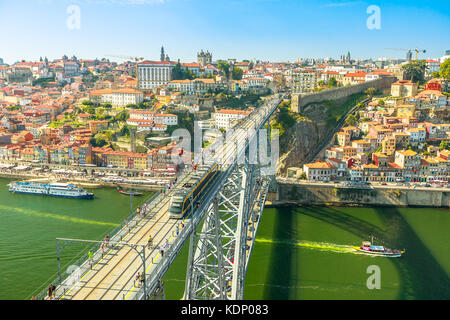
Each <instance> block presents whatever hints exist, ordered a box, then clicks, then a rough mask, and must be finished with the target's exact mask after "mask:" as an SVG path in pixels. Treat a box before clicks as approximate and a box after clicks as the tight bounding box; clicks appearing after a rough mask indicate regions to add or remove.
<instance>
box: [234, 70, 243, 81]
mask: <svg viewBox="0 0 450 320" xmlns="http://www.w3.org/2000/svg"><path fill="white" fill-rule="evenodd" d="M243 74H244V71H243V70H242V69H241V68H233V71H232V72H231V78H232V79H233V80H241V79H242V75H243Z"/></svg>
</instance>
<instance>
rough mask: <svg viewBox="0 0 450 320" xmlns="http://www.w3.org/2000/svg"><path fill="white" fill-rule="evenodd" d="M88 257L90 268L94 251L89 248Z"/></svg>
mask: <svg viewBox="0 0 450 320" xmlns="http://www.w3.org/2000/svg"><path fill="white" fill-rule="evenodd" d="M88 257H89V264H90V265H91V269H92V263H93V262H94V258H93V257H94V253H93V252H92V250H89V252H88Z"/></svg>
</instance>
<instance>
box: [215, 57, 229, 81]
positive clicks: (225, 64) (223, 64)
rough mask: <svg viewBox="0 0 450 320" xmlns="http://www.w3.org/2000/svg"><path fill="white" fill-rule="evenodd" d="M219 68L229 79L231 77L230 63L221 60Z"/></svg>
mask: <svg viewBox="0 0 450 320" xmlns="http://www.w3.org/2000/svg"><path fill="white" fill-rule="evenodd" d="M217 68H218V69H219V70H221V71H222V72H223V74H224V75H225V76H226V77H227V78H229V77H230V64H229V63H228V62H226V61H223V60H220V61H219V63H218V64H217Z"/></svg>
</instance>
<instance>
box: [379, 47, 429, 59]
mask: <svg viewBox="0 0 450 320" xmlns="http://www.w3.org/2000/svg"><path fill="white" fill-rule="evenodd" d="M384 49H385V50H399V51H407V52H408V53H407V55H406V56H407V57H408V58H407V60H408V61H409V60H411V56H412V52H413V51H415V52H416V58H415V59H414V61H417V56H418V54H419V52H421V53H426V52H427V51H426V50H424V49H417V48H416V49H403V48H384Z"/></svg>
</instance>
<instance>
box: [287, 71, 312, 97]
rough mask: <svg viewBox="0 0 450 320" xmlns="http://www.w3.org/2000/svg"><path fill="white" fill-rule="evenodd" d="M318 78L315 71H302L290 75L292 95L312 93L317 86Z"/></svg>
mask: <svg viewBox="0 0 450 320" xmlns="http://www.w3.org/2000/svg"><path fill="white" fill-rule="evenodd" d="M317 81H318V76H317V73H316V71H315V70H308V69H307V70H302V71H296V72H293V73H292V78H291V89H292V93H309V92H313V91H314V88H315V87H316V85H317Z"/></svg>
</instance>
